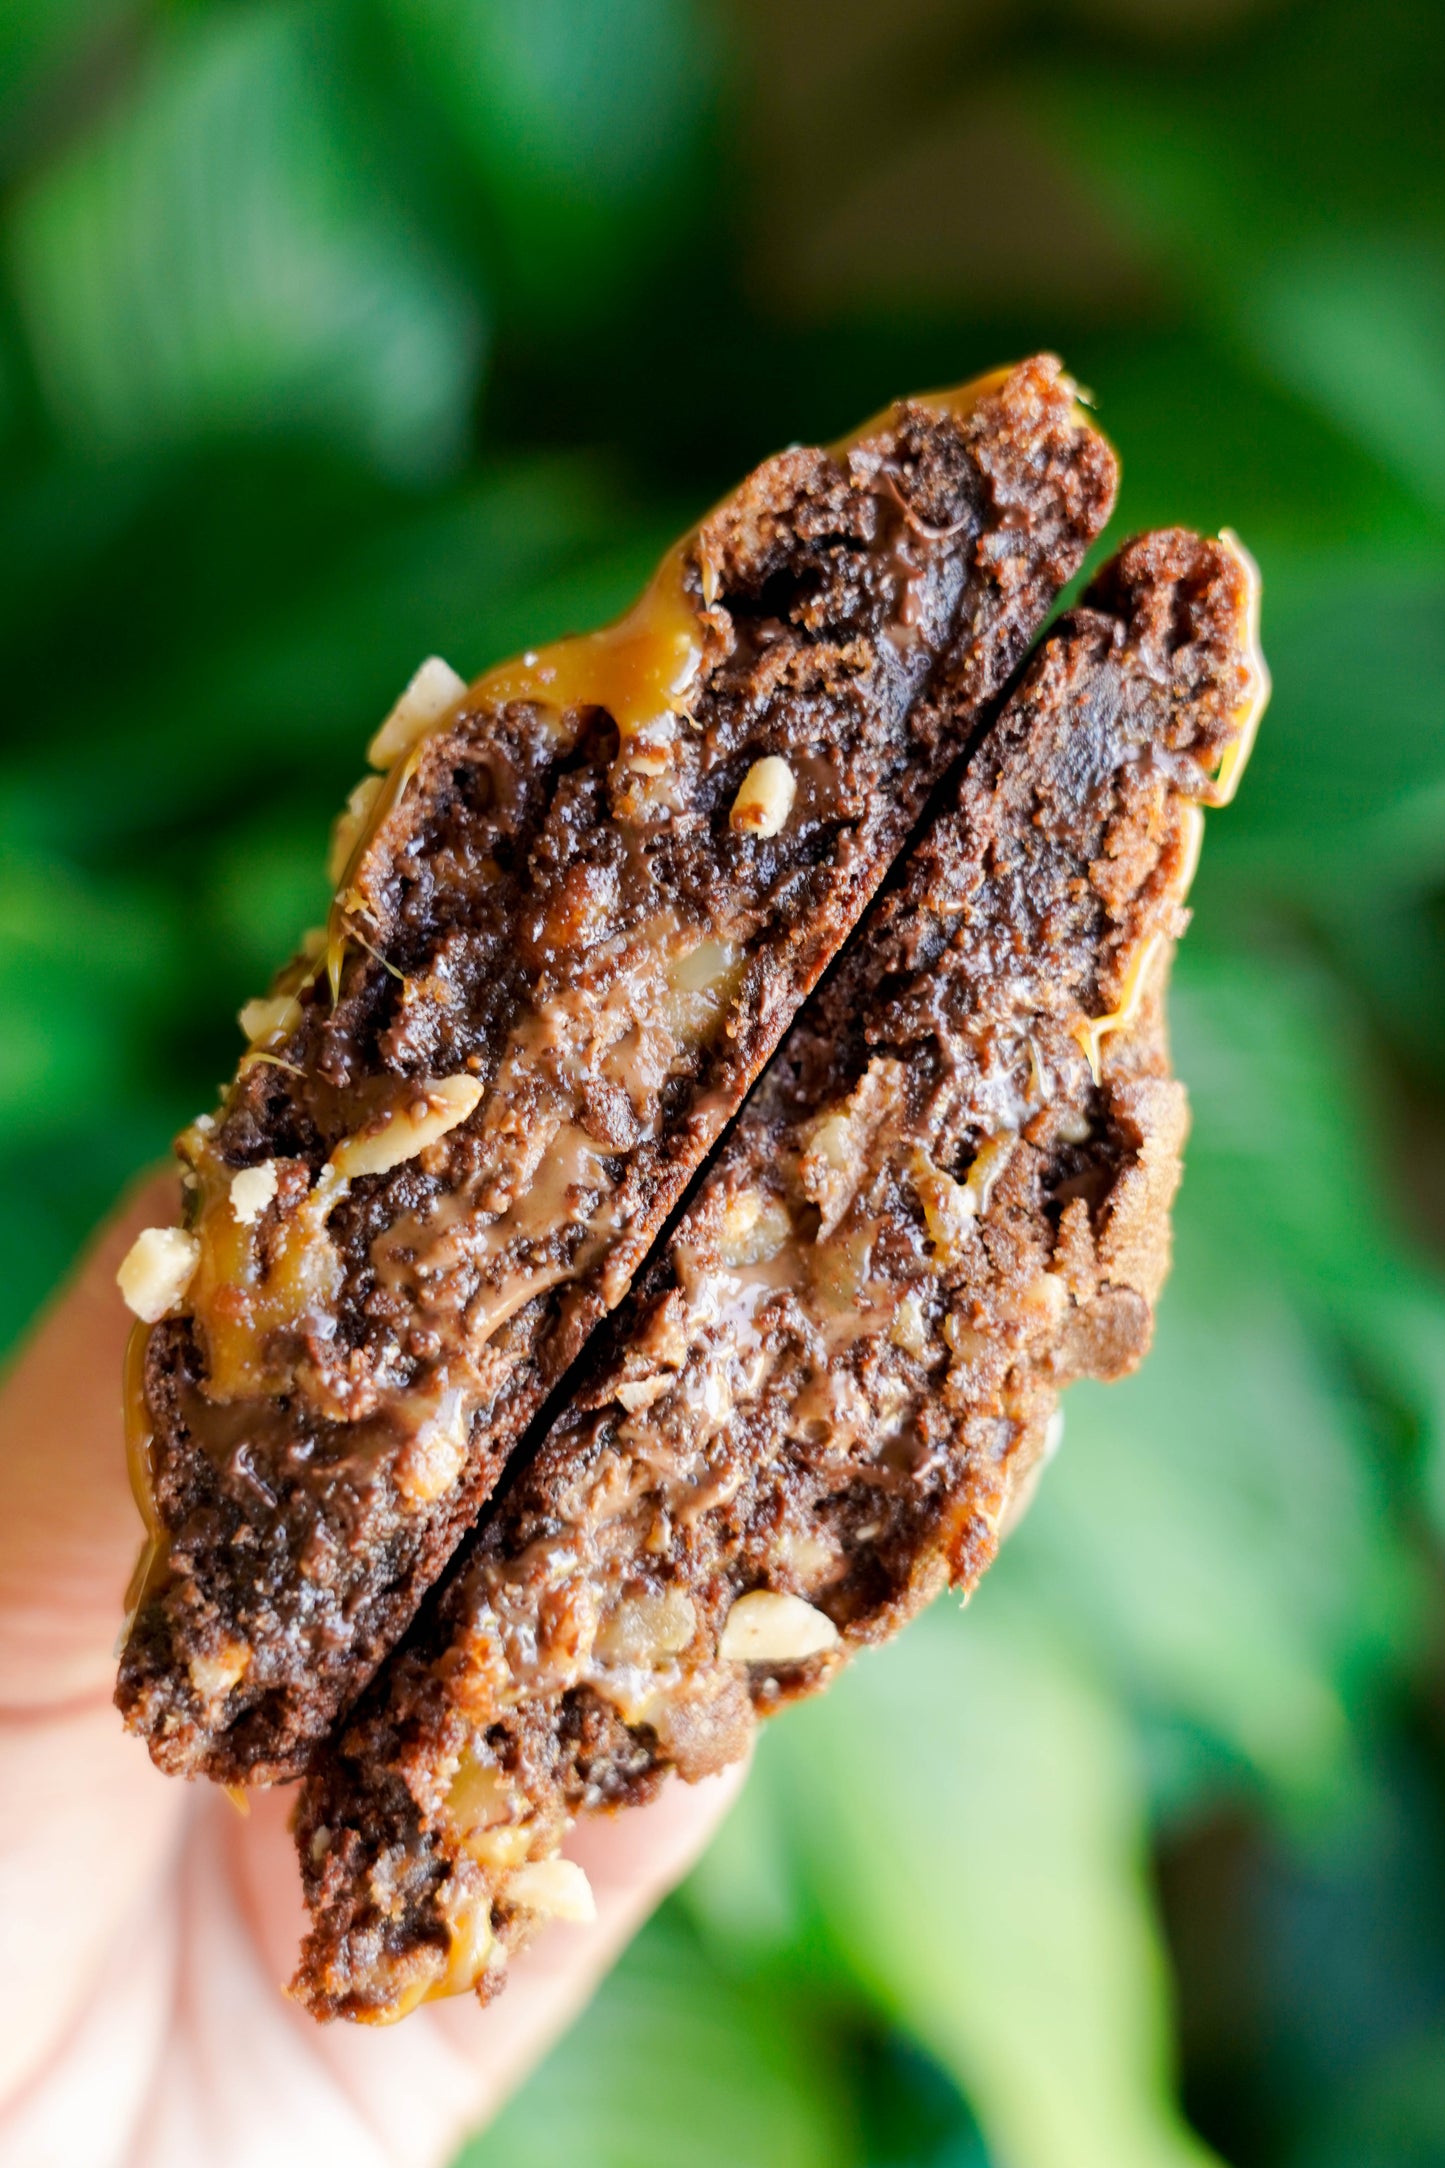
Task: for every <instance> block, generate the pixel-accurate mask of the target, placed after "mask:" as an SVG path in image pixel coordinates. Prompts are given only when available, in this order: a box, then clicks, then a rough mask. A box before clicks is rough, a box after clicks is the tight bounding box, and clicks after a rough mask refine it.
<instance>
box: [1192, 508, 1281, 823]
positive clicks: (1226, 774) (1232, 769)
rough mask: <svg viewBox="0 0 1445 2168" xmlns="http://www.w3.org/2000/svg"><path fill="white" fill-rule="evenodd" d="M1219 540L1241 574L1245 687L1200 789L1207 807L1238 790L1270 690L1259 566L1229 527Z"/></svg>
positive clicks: (1221, 803)
mask: <svg viewBox="0 0 1445 2168" xmlns="http://www.w3.org/2000/svg"><path fill="white" fill-rule="evenodd" d="M1219 539H1220V541H1221V542H1222V543H1223V544H1224V547H1225V548H1226V549H1227V550H1228V551H1229V554H1230V555H1231V557H1233V558H1234V559H1235V560H1236V561H1237V563H1238V564H1239V566H1240V569H1241V570H1242V572H1243V573H1244V581H1245V602H1244V627H1243V633H1242V642H1243V647H1244V671H1245V689H1244V696H1243V698H1242V699H1241V701H1240V703H1239V706H1238V707H1237V708H1236V709H1235V711H1234V713H1233V715H1232V716H1231V717H1230V723H1231V726H1232V732H1231V736H1230V740H1229V743H1228V745H1227V746H1226V747H1225V749H1224V754H1223V757H1222V759H1221V760H1220V763H1219V767H1218V769H1217V771H1216V773H1215V776H1214V780H1213V782H1212V783H1211V784H1210V786H1209V788H1208V790H1206V791H1202V792H1201V793H1200V797H1201V800H1202V802H1203V803H1204V804H1205V805H1208V806H1221V805H1228V804H1229V802H1230V800H1231V799H1232V798H1233V796H1234V794H1235V792H1236V791H1237V790H1238V788H1239V785H1240V782H1241V779H1242V778H1243V775H1244V771H1245V769H1246V767H1248V765H1249V756H1250V754H1251V753H1252V752H1253V751H1254V741H1255V738H1256V736H1257V735H1258V732H1259V726H1260V721H1261V719H1262V717H1263V715H1264V711H1265V709H1266V708H1267V707H1268V706H1269V696H1270V692H1271V689H1272V688H1271V684H1270V675H1269V664H1268V663H1267V662H1266V661H1265V659H1264V651H1263V649H1262V648H1261V647H1260V644H1259V603H1260V595H1261V592H1262V589H1263V584H1264V583H1263V582H1262V580H1261V579H1260V576H1259V566H1258V565H1257V564H1256V563H1255V561H1254V559H1253V558H1252V557H1251V556H1250V554H1249V551H1248V550H1247V549H1246V548H1245V546H1244V544H1243V543H1242V542H1241V541H1240V539H1239V536H1238V535H1237V534H1235V533H1234V532H1233V531H1232V530H1231V529H1230V528H1228V527H1224V528H1221V530H1220V535H1219Z"/></svg>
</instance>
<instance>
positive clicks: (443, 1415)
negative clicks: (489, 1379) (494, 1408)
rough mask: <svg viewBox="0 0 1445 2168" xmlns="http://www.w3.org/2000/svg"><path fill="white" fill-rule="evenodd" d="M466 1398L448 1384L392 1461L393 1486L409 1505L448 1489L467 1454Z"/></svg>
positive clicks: (427, 1502)
mask: <svg viewBox="0 0 1445 2168" xmlns="http://www.w3.org/2000/svg"><path fill="white" fill-rule="evenodd" d="M467 1429H468V1425H467V1410H466V1401H465V1398H464V1396H463V1394H462V1390H461V1387H460V1386H459V1385H451V1386H448V1387H447V1389H446V1391H445V1392H443V1393H442V1394H441V1396H440V1398H439V1399H438V1400H437V1402H436V1405H435V1406H434V1407H433V1408H431V1409H430V1411H429V1412H427V1413H426V1414H425V1415H424V1416H423V1418H422V1420H421V1421H420V1422H419V1423H418V1424H417V1427H416V1430H415V1431H414V1433H413V1434H412V1436H411V1438H410V1439H409V1441H408V1442H407V1444H406V1445H405V1446H404V1447H403V1449H402V1451H401V1454H400V1455H399V1457H398V1459H397V1464H396V1487H397V1489H398V1490H399V1491H400V1492H401V1494H402V1496H403V1497H404V1498H407V1499H409V1500H410V1501H411V1503H412V1504H413V1505H424V1506H429V1505H431V1504H432V1502H433V1500H435V1499H437V1498H440V1496H441V1494H442V1492H443V1491H445V1490H450V1489H451V1486H452V1484H453V1483H455V1481H456V1479H457V1477H458V1476H459V1475H460V1474H461V1472H462V1468H463V1466H464V1465H465V1462H466V1457H467Z"/></svg>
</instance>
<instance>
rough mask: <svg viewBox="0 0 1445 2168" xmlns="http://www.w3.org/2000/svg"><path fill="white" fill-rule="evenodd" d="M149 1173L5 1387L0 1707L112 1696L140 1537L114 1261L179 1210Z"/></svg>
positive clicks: (124, 1319)
mask: <svg viewBox="0 0 1445 2168" xmlns="http://www.w3.org/2000/svg"><path fill="white" fill-rule="evenodd" d="M176 1199H177V1190H176V1180H175V1177H174V1175H166V1176H163V1177H152V1178H151V1179H150V1180H148V1181H147V1182H146V1183H145V1184H144V1186H143V1187H142V1188H140V1189H139V1190H138V1191H136V1192H133V1193H132V1194H131V1196H130V1197H129V1198H128V1199H127V1200H126V1201H125V1202H124V1203H123V1204H122V1206H121V1207H120V1209H119V1210H118V1211H117V1213H116V1214H115V1215H114V1216H113V1218H112V1219H111V1220H110V1221H109V1222H108V1223H107V1225H106V1226H105V1227H104V1228H102V1230H101V1232H100V1234H99V1235H98V1236H97V1237H96V1239H95V1241H94V1243H93V1244H92V1246H91V1248H90V1250H89V1251H88V1253H87V1254H86V1256H85V1257H84V1258H83V1259H82V1260H81V1263H80V1265H79V1266H78V1268H77V1269H76V1272H75V1273H74V1275H73V1276H72V1278H71V1280H70V1281H69V1283H68V1284H67V1286H66V1287H64V1288H63V1289H62V1291H61V1293H60V1294H59V1295H58V1296H57V1297H56V1299H55V1300H54V1302H53V1303H52V1304H51V1306H50V1308H49V1309H48V1311H47V1312H46V1313H45V1315H44V1316H43V1317H42V1319H41V1321H40V1323H39V1325H38V1326H37V1327H36V1328H35V1330H34V1331H33V1332H32V1334H31V1335H30V1338H29V1340H28V1341H27V1342H26V1344H25V1346H24V1347H23V1348H22V1350H21V1352H20V1356H19V1359H18V1360H17V1362H16V1364H15V1367H14V1368H13V1370H12V1371H11V1373H10V1375H9V1377H8V1378H7V1379H6V1380H5V1383H4V1385H3V1387H0V1711H5V1710H12V1711H14V1710H22V1709H37V1708H45V1707H48V1706H54V1705H55V1704H58V1703H71V1702H75V1701H77V1700H81V1699H88V1698H91V1697H93V1696H95V1695H98V1694H102V1693H103V1694H105V1695H106V1696H107V1697H108V1696H109V1692H110V1682H111V1675H112V1673H113V1671H114V1667H115V1640H116V1634H117V1632H118V1631H119V1628H120V1625H121V1619H122V1604H123V1599H124V1594H125V1586H126V1582H127V1579H128V1578H129V1575H130V1571H131V1568H132V1566H133V1565H134V1564H135V1559H136V1554H137V1552H138V1550H139V1548H140V1543H141V1535H142V1530H141V1523H140V1516H139V1514H138V1513H137V1511H136V1507H135V1504H134V1502H133V1500H132V1498H131V1495H130V1483H129V1480H128V1478H127V1475H126V1468H125V1447H124V1433H123V1421H122V1410H121V1363H122V1358H123V1356H124V1353H125V1343H126V1338H127V1335H128V1332H129V1329H130V1325H131V1322H132V1321H131V1319H130V1317H129V1315H128V1313H127V1311H126V1309H125V1306H124V1304H123V1303H122V1301H121V1299H120V1294H119V1292H118V1290H117V1288H116V1285H115V1272H116V1267H117V1265H118V1264H119V1263H120V1261H121V1259H122V1258H123V1257H124V1255H125V1253H126V1251H127V1250H128V1249H129V1247H130V1245H131V1243H132V1241H133V1240H134V1239H135V1236H136V1235H137V1234H138V1233H139V1231H140V1229H141V1228H142V1227H144V1226H146V1225H148V1224H152V1223H156V1222H159V1223H162V1224H165V1225H169V1224H170V1223H171V1222H172V1221H173V1220H174V1218H175V1216H176Z"/></svg>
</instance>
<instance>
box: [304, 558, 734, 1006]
mask: <svg viewBox="0 0 1445 2168" xmlns="http://www.w3.org/2000/svg"><path fill="white" fill-rule="evenodd" d="M695 542H696V529H693V530H691V531H690V532H689V533H688V534H686V535H684V536H683V538H682V539H681V541H679V542H675V543H674V544H673V546H672V548H671V549H670V550H669V551H668V552H667V555H666V556H665V557H664V558H663V560H662V563H661V564H660V565H659V566H658V568H657V570H656V572H655V573H654V574H653V576H652V578H651V579H650V580H649V581H648V583H647V586H646V587H645V588H644V589H643V591H642V593H641V595H640V596H639V597H638V599H637V601H636V602H634V604H633V605H632V608H631V609H630V610H628V611H627V612H626V613H625V614H624V615H623V616H621V617H619V618H618V619H617V620H616V621H615V622H614V623H613V624H611V625H604V626H603V627H602V628H601V629H600V630H599V631H597V632H579V633H571V634H569V635H568V636H567V638H565V639H562V640H553V641H551V642H549V644H548V645H547V646H545V647H537V648H528V649H526V650H525V652H524V653H523V654H521V655H518V656H515V657H514V658H513V659H512V660H510V661H508V662H501V663H498V664H496V665H495V667H494V668H493V669H491V670H487V671H484V672H483V673H482V675H481V677H479V678H477V679H476V681H475V682H474V683H473V684H472V685H471V686H470V687H469V689H468V692H467V697H466V703H465V704H466V706H467V707H468V708H473V707H481V706H486V707H493V708H499V707H504V706H506V705H507V704H508V703H509V702H512V701H519V702H520V701H525V702H528V703H530V704H531V705H532V706H534V707H536V708H538V709H539V710H540V711H541V713H542V715H543V716H544V717H545V718H546V722H547V726H548V727H549V728H550V729H551V730H552V732H553V733H554V735H557V736H558V737H559V740H560V741H561V742H562V743H567V742H569V741H570V740H571V739H572V738H575V734H576V733H575V730H573V731H568V730H566V729H565V728H564V727H563V720H562V719H563V718H564V717H566V716H569V715H576V714H578V713H579V712H580V711H582V710H583V709H586V708H602V709H605V711H606V712H607V713H608V714H609V715H610V716H611V717H612V720H613V722H614V723H615V724H616V725H617V732H618V736H619V738H620V740H621V749H620V753H619V764H620V765H621V766H622V767H623V768H624V769H629V768H631V769H633V770H634V772H635V773H636V774H638V775H639V776H640V777H646V775H647V773H648V768H649V765H650V763H649V759H648V749H649V747H651V748H653V749H654V752H660V748H661V747H662V745H663V744H664V743H665V742H666V738H667V735H668V731H669V727H670V725H671V723H672V720H673V718H674V717H675V716H677V715H678V714H680V713H681V712H682V710H683V709H684V707H685V706H686V703H687V697H688V694H689V693H690V691H691V690H692V687H693V685H694V683H695V682H696V679H697V675H698V672H699V670H700V669H701V667H702V658H703V632H702V626H701V624H700V622H699V614H698V605H697V602H696V600H695V598H694V596H693V595H692V594H691V593H690V592H689V590H688V585H687V567H688V563H689V559H690V556H691V553H692V550H693V548H694V545H695ZM704 580H705V584H711V583H710V581H708V580H707V578H706V574H704ZM451 712H454V711H449V713H448V716H446V717H444V718H443V719H442V720H443V724H445V723H446V722H447V721H449V720H450V714H451ZM438 727H441V726H438ZM431 735H432V733H431V732H426V733H424V734H423V736H422V737H421V738H419V739H418V740H417V742H416V743H415V744H414V745H412V746H411V747H410V748H409V749H408V750H407V752H405V753H404V754H403V755H402V756H401V758H400V759H399V760H398V761H396V762H395V763H394V764H393V766H392V768H391V769H390V771H389V773H388V774H387V777H386V780H385V782H384V783H383V785H382V788H381V790H380V792H379V794H378V796H377V800H376V803H375V805H374V806H373V807H372V809H371V812H370V814H369V816H368V818H367V820H366V822H365V823H364V825H363V827H362V830H361V833H360V835H359V836H358V837H357V839H356V843H355V845H354V846H353V848H352V852H351V856H350V858H349V859H348V861H347V865H346V870H345V872H344V873H343V874H342V877H341V881H340V883H339V885H338V887H337V892H336V898H335V900H334V902H333V903H332V906H331V912H330V916H329V918H328V921H327V929H326V969H327V975H328V977H329V979H330V983H331V998H332V1001H333V1003H334V1002H335V1001H336V999H337V996H338V995H339V993H340V990H341V969H342V964H343V962H344V960H345V954H346V943H347V941H348V939H354V938H356V936H355V930H354V928H352V927H351V926H350V925H349V924H348V918H349V915H350V911H351V910H352V909H353V908H354V905H353V902H352V889H353V886H354V883H355V879H356V875H357V873H358V871H359V869H360V866H361V862H362V859H363V858H364V857H365V855H366V853H367V851H368V850H369V849H370V848H371V845H372V843H373V842H374V840H375V838H376V836H377V834H378V833H379V831H380V829H381V826H382V823H383V822H384V821H385V820H386V819H387V817H388V815H389V814H390V813H392V812H393V811H394V809H395V808H396V806H397V805H398V804H399V803H400V802H401V799H402V797H403V796H404V794H405V791H406V788H407V785H408V783H409V782H410V781H411V779H412V777H413V775H414V774H415V773H416V770H417V768H418V766H419V765H420V762H421V758H422V752H423V749H424V747H425V745H426V743H427V739H428V738H429V737H430V736H431ZM639 764H640V765H639ZM663 764H664V765H665V763H663Z"/></svg>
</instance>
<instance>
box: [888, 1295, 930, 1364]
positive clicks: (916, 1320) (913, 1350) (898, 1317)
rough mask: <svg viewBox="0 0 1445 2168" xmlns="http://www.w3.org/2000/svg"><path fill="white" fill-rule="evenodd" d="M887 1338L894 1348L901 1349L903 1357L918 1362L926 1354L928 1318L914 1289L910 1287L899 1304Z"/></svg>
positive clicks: (919, 1296)
mask: <svg viewBox="0 0 1445 2168" xmlns="http://www.w3.org/2000/svg"><path fill="white" fill-rule="evenodd" d="M888 1337H889V1339H890V1340H891V1341H892V1342H893V1344H894V1346H895V1347H901V1348H902V1350H903V1352H904V1354H905V1355H912V1356H914V1357H916V1359H917V1360H918V1361H919V1362H922V1360H923V1358H924V1356H925V1355H926V1354H927V1353H928V1317H927V1313H926V1312H925V1310H924V1307H923V1297H922V1296H921V1295H920V1294H919V1292H918V1290H917V1288H916V1287H910V1288H909V1290H908V1292H907V1294H906V1295H905V1296H904V1297H903V1300H902V1301H901V1302H900V1303H899V1305H898V1308H897V1311H896V1312H895V1314H894V1318H893V1326H892V1330H891V1331H890V1332H889V1335H888Z"/></svg>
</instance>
